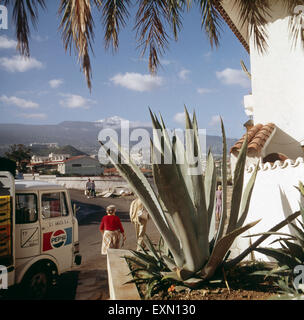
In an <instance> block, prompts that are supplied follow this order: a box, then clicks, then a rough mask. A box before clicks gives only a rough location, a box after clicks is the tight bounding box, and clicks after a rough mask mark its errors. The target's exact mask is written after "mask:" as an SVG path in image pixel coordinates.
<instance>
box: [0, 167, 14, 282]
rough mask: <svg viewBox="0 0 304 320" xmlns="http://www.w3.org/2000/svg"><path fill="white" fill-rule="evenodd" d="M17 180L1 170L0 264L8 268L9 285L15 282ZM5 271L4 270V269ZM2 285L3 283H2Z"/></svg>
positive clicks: (3, 267)
mask: <svg viewBox="0 0 304 320" xmlns="http://www.w3.org/2000/svg"><path fill="white" fill-rule="evenodd" d="M14 226H15V180H14V177H13V176H12V175H11V173H10V172H7V171H1V172H0V266H1V270H4V269H6V271H7V276H8V277H7V278H8V286H11V285H13V284H14V282H15V249H14V244H15V229H14ZM2 272H3V271H2ZM2 287H4V286H3V284H2Z"/></svg>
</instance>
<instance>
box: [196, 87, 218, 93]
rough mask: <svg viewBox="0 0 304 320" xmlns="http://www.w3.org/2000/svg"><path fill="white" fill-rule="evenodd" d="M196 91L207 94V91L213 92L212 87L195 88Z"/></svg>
mask: <svg viewBox="0 0 304 320" xmlns="http://www.w3.org/2000/svg"><path fill="white" fill-rule="evenodd" d="M197 92H198V93H199V94H207V93H211V92H214V90H213V89H208V88H197Z"/></svg>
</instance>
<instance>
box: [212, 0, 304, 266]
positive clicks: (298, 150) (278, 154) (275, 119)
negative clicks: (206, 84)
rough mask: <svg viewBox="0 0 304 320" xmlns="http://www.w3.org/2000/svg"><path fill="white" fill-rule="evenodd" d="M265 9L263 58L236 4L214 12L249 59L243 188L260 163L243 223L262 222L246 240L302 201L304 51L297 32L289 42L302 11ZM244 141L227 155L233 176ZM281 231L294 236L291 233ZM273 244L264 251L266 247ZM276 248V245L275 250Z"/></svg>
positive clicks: (277, 0)
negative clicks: (248, 123) (248, 118)
mask: <svg viewBox="0 0 304 320" xmlns="http://www.w3.org/2000/svg"><path fill="white" fill-rule="evenodd" d="M269 3H270V9H271V10H270V14H271V16H267V17H266V16H265V18H266V21H268V23H267V25H266V26H265V28H266V32H267V49H266V51H265V52H263V53H262V52H260V50H258V49H257V47H256V45H255V43H254V37H253V35H252V34H250V26H249V23H245V24H242V23H241V22H240V18H239V16H238V15H237V12H238V10H236V6H237V5H238V1H236V0H222V1H220V2H218V11H219V12H220V14H221V15H222V17H223V18H224V20H225V21H226V22H227V24H228V25H229V26H230V28H231V30H232V31H233V32H234V33H235V35H236V36H237V38H238V39H239V40H240V42H241V43H242V44H243V46H244V48H245V49H246V50H247V52H248V53H249V54H250V64H251V82H252V94H251V95H249V96H246V97H244V106H245V110H244V111H245V112H246V114H247V115H250V116H252V120H253V123H252V126H251V127H249V128H248V129H247V130H248V131H247V134H248V153H247V163H246V171H245V183H247V182H248V180H249V178H250V176H251V174H252V172H253V170H254V168H255V166H256V165H257V163H258V162H259V171H258V175H257V179H256V184H255V187H254V190H253V193H252V199H251V203H250V207H249V212H248V216H247V220H246V221H245V223H246V222H252V221H256V220H258V219H262V221H261V222H260V223H259V224H257V225H256V226H255V227H254V228H252V229H250V231H249V232H248V233H249V234H255V233H259V232H265V231H268V230H269V229H270V228H272V227H273V226H275V225H276V224H278V223H279V222H281V221H282V220H283V219H285V218H286V217H287V216H288V215H290V214H291V213H293V212H295V211H298V210H299V207H300V203H301V201H303V200H302V198H301V196H300V194H299V192H298V190H296V188H295V187H294V186H296V185H298V182H299V181H300V180H301V181H304V161H303V157H304V151H303V150H304V126H303V119H304V108H303V104H304V90H303V85H302V79H303V74H304V46H303V42H302V39H301V32H299V33H298V35H297V36H296V37H292V36H291V30H292V28H294V29H296V30H298V31H301V29H302V24H301V23H300V20H299V19H297V17H298V14H299V12H300V10H298V9H299V8H296V7H295V9H294V10H292V11H291V12H289V11H288V9H287V6H286V1H283V0H269ZM303 26H304V25H303ZM243 141H244V137H242V138H241V139H240V140H239V141H238V142H237V143H236V144H235V145H234V146H233V147H232V148H231V150H230V151H231V167H232V170H234V168H235V162H236V157H237V156H238V153H239V150H240V148H241V146H242V144H243ZM281 231H282V232H288V233H294V230H292V229H291V228H289V227H285V228H284V229H281ZM272 240H273V238H271V239H269V241H266V242H265V243H263V246H268V245H270V242H271V241H272ZM252 241H253V240H252ZM249 243H250V240H249V238H242V237H241V238H239V239H237V241H236V242H235V243H234V246H233V251H232V255H235V254H238V253H239V252H240V251H242V250H243V249H244V248H246V247H247V246H248V245H249ZM276 245H277V246H279V244H278V243H276V244H274V245H273V246H276ZM255 258H257V259H262V260H268V258H267V257H266V256H264V255H262V254H255Z"/></svg>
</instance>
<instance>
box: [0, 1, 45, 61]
mask: <svg viewBox="0 0 304 320" xmlns="http://www.w3.org/2000/svg"><path fill="white" fill-rule="evenodd" d="M10 4H12V5H13V19H14V21H15V25H16V37H17V50H18V51H19V52H20V54H21V55H24V56H29V55H30V48H29V36H30V26H29V21H28V20H29V19H28V16H29V17H30V19H31V22H32V25H33V26H34V27H35V28H36V26H37V21H38V7H41V8H42V9H45V8H46V6H45V2H44V0H15V1H12V0H5V1H4V5H6V6H8V5H10Z"/></svg>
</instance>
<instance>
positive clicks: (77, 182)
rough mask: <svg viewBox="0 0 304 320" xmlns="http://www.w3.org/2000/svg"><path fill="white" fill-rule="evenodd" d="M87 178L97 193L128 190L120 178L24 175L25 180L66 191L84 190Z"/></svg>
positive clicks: (126, 184) (125, 183)
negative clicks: (62, 187)
mask: <svg viewBox="0 0 304 320" xmlns="http://www.w3.org/2000/svg"><path fill="white" fill-rule="evenodd" d="M88 178H90V179H91V180H94V182H95V189H96V191H97V192H100V191H105V190H109V189H115V188H118V187H125V188H128V183H127V182H126V181H125V180H124V179H123V178H121V177H117V176H111V177H110V176H109V177H90V176H88V177H56V176H55V175H39V174H35V175H32V174H24V179H25V180H40V181H47V182H49V183H54V184H59V185H61V186H64V187H66V188H68V189H76V190H85V186H86V183H87V181H88Z"/></svg>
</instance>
